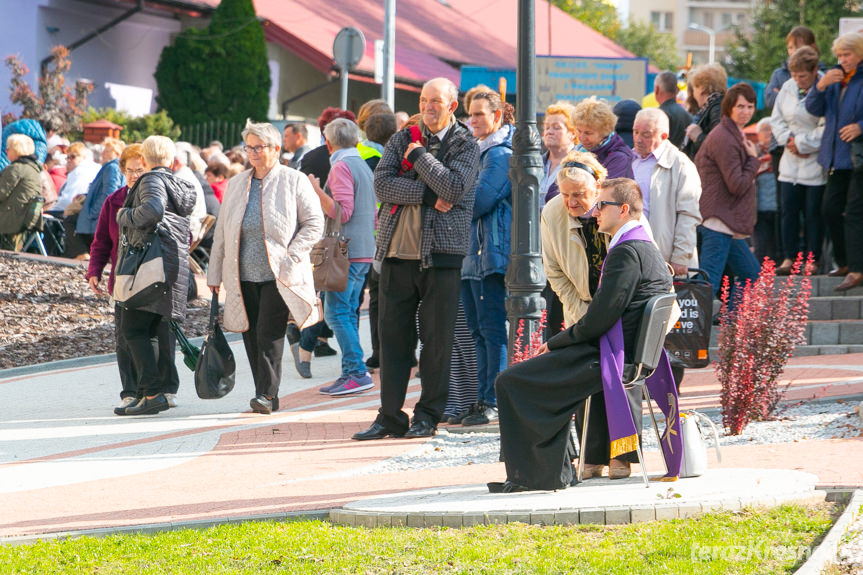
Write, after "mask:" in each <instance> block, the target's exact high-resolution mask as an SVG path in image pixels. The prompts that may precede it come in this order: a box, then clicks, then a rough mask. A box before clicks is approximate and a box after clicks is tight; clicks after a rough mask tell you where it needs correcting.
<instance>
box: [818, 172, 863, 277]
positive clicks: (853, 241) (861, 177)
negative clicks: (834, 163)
mask: <svg viewBox="0 0 863 575" xmlns="http://www.w3.org/2000/svg"><path fill="white" fill-rule="evenodd" d="M822 207H823V209H822V213H823V214H824V224H825V227H826V228H827V231H828V233H829V234H830V239H832V240H833V258H834V259H835V260H836V265H837V266H843V265H847V266H848V271H851V272H857V273H860V272H863V173H861V171H860V170H833V171H832V172H831V173H830V176H829V177H828V178H827V189H826V190H825V192H824V204H823V206H822Z"/></svg>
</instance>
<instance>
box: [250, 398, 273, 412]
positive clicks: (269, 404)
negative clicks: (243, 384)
mask: <svg viewBox="0 0 863 575" xmlns="http://www.w3.org/2000/svg"><path fill="white" fill-rule="evenodd" d="M249 407H251V408H252V411H254V412H255V413H263V414H264V415H269V414H271V413H272V412H274V411H278V410H279V398H278V397H274V398H273V399H267V396H266V395H256V396H255V397H253V398H252V399H251V400H250V401H249Z"/></svg>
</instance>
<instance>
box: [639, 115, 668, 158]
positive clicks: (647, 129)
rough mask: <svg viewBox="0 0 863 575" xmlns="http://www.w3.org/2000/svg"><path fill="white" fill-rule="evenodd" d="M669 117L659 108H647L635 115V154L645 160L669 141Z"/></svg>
mask: <svg viewBox="0 0 863 575" xmlns="http://www.w3.org/2000/svg"><path fill="white" fill-rule="evenodd" d="M668 131H669V128H668V116H666V115H665V112H663V111H662V110H660V109H659V108H645V109H643V110H640V111H639V112H638V113H637V114H636V115H635V121H634V122H633V124H632V143H633V148H634V149H635V153H636V154H638V155H639V156H641V157H642V158H645V157H647V156H648V154H650V153H651V152H653V151H654V150H656V149H657V148H658V147H659V146H661V145H662V142H663V141H665V140H666V139H668Z"/></svg>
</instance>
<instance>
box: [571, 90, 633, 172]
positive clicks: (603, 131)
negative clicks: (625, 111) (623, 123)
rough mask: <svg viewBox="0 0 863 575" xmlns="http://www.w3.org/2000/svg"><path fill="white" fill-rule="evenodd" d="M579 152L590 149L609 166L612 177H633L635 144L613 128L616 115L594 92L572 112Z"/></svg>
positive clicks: (604, 164)
mask: <svg viewBox="0 0 863 575" xmlns="http://www.w3.org/2000/svg"><path fill="white" fill-rule="evenodd" d="M573 120H574V121H575V128H576V131H577V132H578V145H577V146H576V149H577V150H578V151H580V152H590V153H592V154H593V155H595V156H596V159H597V160H599V163H600V164H602V165H603V166H605V169H606V170H608V177H609V178H631V177H632V148H630V147H629V146H627V145H626V142H624V141H623V138H621V137H620V135H619V134H617V133H616V132H615V131H614V127H615V126H616V125H617V116H616V115H615V114H614V112H613V111H612V110H611V106H609V105H608V102H606V101H605V100H600V99H597V98H596V96H591V97H590V98H587V99H585V100H582V101H581V102H579V103H578V105H577V106H576V107H575V114H574V115H573Z"/></svg>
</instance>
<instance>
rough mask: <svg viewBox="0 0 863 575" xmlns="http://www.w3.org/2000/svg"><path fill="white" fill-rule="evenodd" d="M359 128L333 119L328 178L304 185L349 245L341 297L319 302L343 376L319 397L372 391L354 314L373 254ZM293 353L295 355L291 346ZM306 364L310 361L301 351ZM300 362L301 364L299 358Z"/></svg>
mask: <svg viewBox="0 0 863 575" xmlns="http://www.w3.org/2000/svg"><path fill="white" fill-rule="evenodd" d="M359 135H360V133H359V126H357V125H356V124H355V123H354V122H352V121H350V120H348V119H346V118H336V119H335V120H333V121H332V122H330V123H329V124H327V126H326V128H324V136H325V137H326V142H327V148H328V149H329V151H330V154H331V155H330V164H331V166H332V167H331V168H330V175H329V177H328V178H327V183H326V186H325V187H324V188H321V182H320V180H318V178H316V177H315V176H313V175H311V174H310V175H309V181H311V183H312V187H314V190H315V193H317V194H318V199H319V200H320V203H321V207H322V208H323V210H324V214H326V217H327V218H328V219H329V220H336V218H338V221H339V222H341V228H342V235H344V236H345V237H346V238H348V239H349V240H350V243H349V244H348V259H349V260H350V269H349V272H348V285H347V288H346V289H345V290H344V291H341V292H327V295H326V297H324V298H323V299H324V319H325V320H326V322H327V325H329V326H330V329H332V330H333V333H335V334H336V340H337V341H338V342H339V347H340V348H341V350H342V374H341V376H340V377H339V378H338V379H337V380H336V381H335V383H333V384H332V385H327V386H324V387H322V388H321V389H320V391H321V393H324V394H328V395H346V394H349V393H358V392H361V391H365V390H367V389H371V388H372V387H373V386H374V383H372V377H371V376H370V375H369V373H368V371H366V364H365V362H364V361H363V348H362V346H361V345H360V334H359V325H358V322H357V320H358V317H357V308H359V305H360V293H361V292H362V290H363V287H364V284H365V281H366V274H368V273H369V268H370V267H371V263H372V258H374V254H375V234H374V230H375V190H374V175H373V174H372V170H371V168H369V166H368V164H366V162H365V161H364V160H363V159H362V158H361V157H360V153H359V151H358V150H357V142H358V141H359ZM293 346H294V347H292V351H295V353H297V354H298V352H299V350H298V349H297V347H296V346H299V343H295V344H293ZM306 354H307V358H308V359H311V356H310V354H308V351H306ZM298 358H299V359H300V361H306V360H305V359H303V358H302V357H299V355H296V356H295V358H294V359H295V360H296V359H298Z"/></svg>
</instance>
